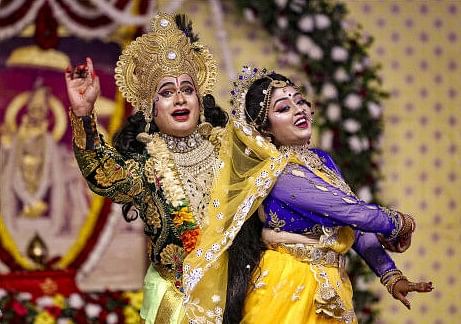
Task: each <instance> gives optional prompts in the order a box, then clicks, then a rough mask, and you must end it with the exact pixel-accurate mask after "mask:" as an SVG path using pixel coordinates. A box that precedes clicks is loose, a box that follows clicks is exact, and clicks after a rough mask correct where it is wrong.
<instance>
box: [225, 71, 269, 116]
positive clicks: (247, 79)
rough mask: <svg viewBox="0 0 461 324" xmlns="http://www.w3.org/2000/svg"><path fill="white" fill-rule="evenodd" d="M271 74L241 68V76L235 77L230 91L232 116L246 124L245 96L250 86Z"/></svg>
mask: <svg viewBox="0 0 461 324" xmlns="http://www.w3.org/2000/svg"><path fill="white" fill-rule="evenodd" d="M271 73H273V72H272V71H271V72H268V71H267V69H266V68H262V69H259V68H257V67H251V66H246V65H245V66H243V68H242V72H241V74H239V76H238V77H237V80H235V81H234V82H233V85H234V87H233V89H232V90H231V92H230V93H231V100H232V111H231V113H232V116H233V117H234V118H235V119H236V120H238V121H240V122H242V123H244V124H246V123H247V122H246V119H245V96H246V94H247V92H248V89H249V88H250V86H251V85H252V84H253V83H254V82H255V81H256V80H259V79H262V78H264V77H268V76H269V75H270V74H271Z"/></svg>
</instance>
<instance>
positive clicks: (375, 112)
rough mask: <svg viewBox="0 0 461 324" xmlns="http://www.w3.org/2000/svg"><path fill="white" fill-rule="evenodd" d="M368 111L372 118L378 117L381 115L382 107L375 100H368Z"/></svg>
mask: <svg viewBox="0 0 461 324" xmlns="http://www.w3.org/2000/svg"><path fill="white" fill-rule="evenodd" d="M367 107H368V112H369V113H370V116H371V117H372V118H374V119H378V118H379V117H380V116H381V113H382V110H383V109H382V107H381V106H380V105H378V104H377V103H375V102H369V103H368V105H367Z"/></svg>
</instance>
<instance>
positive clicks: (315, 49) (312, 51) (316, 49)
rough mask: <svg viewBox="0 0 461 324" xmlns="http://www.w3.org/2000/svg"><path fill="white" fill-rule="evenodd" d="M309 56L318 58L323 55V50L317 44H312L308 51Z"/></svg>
mask: <svg viewBox="0 0 461 324" xmlns="http://www.w3.org/2000/svg"><path fill="white" fill-rule="evenodd" d="M308 55H309V57H310V58H311V59H313V60H320V59H321V58H322V57H323V51H322V49H321V48H320V47H318V46H313V47H312V48H311V49H310V50H309V53H308Z"/></svg>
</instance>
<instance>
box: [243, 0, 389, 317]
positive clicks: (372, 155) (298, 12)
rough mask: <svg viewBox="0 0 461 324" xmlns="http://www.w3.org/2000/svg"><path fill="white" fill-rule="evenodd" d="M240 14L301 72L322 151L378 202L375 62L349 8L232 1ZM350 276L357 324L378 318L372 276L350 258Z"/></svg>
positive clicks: (296, 1) (364, 195)
mask: <svg viewBox="0 0 461 324" xmlns="http://www.w3.org/2000/svg"><path fill="white" fill-rule="evenodd" d="M236 3H237V5H238V6H239V7H240V8H241V9H242V11H243V13H244V15H245V17H247V19H248V20H250V21H253V20H255V18H256V19H258V20H259V21H260V23H261V24H262V25H263V26H264V28H265V29H266V30H267V31H268V32H269V33H271V35H273V36H274V37H275V39H276V46H277V47H278V49H279V51H280V55H281V60H283V61H284V62H285V63H286V64H288V65H293V66H297V67H299V68H300V69H302V70H303V71H304V72H305V73H306V75H307V77H308V79H309V82H310V87H311V89H310V90H311V91H312V92H313V95H314V97H315V103H316V105H315V106H316V111H315V113H316V117H315V122H316V125H317V127H318V130H319V135H320V142H319V144H320V147H321V148H323V149H324V150H326V151H329V152H331V153H332V155H333V156H334V158H335V161H336V162H337V163H338V164H339V166H340V168H341V170H343V172H344V176H345V178H346V181H347V183H348V184H350V185H351V187H352V188H353V189H354V191H355V192H356V193H357V194H358V196H359V197H360V198H361V199H363V200H365V201H368V202H377V197H376V193H377V190H378V188H377V182H378V180H379V178H380V173H379V166H378V163H377V157H378V154H379V152H380V149H379V145H380V135H381V131H382V119H381V111H382V108H381V101H382V100H383V99H384V98H386V97H387V93H386V92H384V91H382V90H381V89H380V85H381V80H380V78H379V76H378V74H377V72H378V70H379V66H378V65H373V64H372V63H371V62H370V59H369V58H368V50H369V48H370V46H371V44H372V42H373V39H372V37H370V36H367V35H365V34H364V33H363V32H362V31H361V30H360V26H358V25H354V24H352V23H351V22H349V21H348V20H347V8H346V5H345V4H343V3H341V2H333V1H328V0H316V1H305V0H273V1H256V0H254V1H252V0H236ZM349 274H350V277H351V282H352V284H353V286H354V303H355V310H356V312H357V316H358V318H359V321H360V323H373V322H374V321H375V320H376V316H377V313H378V311H377V309H376V302H377V301H378V300H379V298H378V297H377V296H376V295H374V294H373V293H372V292H371V291H369V290H368V285H367V282H369V281H370V280H372V279H373V278H374V275H373V274H372V273H371V271H370V270H369V269H368V267H367V266H366V265H365V264H364V263H363V262H362V261H361V259H359V257H357V256H356V255H353V254H351V255H350V258H349Z"/></svg>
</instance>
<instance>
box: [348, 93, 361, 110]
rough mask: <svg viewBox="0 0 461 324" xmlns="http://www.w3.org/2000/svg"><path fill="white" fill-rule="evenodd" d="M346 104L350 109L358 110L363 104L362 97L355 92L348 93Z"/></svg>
mask: <svg viewBox="0 0 461 324" xmlns="http://www.w3.org/2000/svg"><path fill="white" fill-rule="evenodd" d="M344 105H345V106H346V107H347V108H349V109H350V110H357V109H359V108H360V107H361V106H362V98H360V97H359V96H358V95H357V94H355V93H351V94H348V95H347V97H346V99H344Z"/></svg>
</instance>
